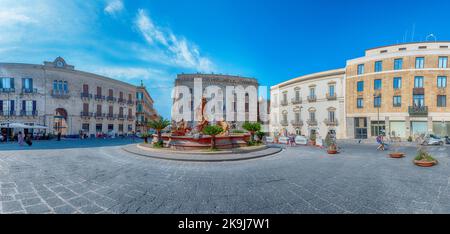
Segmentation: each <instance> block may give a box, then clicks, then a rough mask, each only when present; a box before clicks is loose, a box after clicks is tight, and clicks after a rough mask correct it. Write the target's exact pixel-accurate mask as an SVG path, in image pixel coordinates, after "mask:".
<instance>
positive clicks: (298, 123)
mask: <svg viewBox="0 0 450 234" xmlns="http://www.w3.org/2000/svg"><path fill="white" fill-rule="evenodd" d="M291 124H292V126H294V127H301V126H303V120H292V121H291Z"/></svg>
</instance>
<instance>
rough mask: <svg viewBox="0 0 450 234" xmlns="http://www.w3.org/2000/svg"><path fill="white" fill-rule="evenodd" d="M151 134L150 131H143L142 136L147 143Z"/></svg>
mask: <svg viewBox="0 0 450 234" xmlns="http://www.w3.org/2000/svg"><path fill="white" fill-rule="evenodd" d="M149 136H150V135H149V134H148V133H143V134H142V135H141V138H142V139H144V142H145V144H148V138H149Z"/></svg>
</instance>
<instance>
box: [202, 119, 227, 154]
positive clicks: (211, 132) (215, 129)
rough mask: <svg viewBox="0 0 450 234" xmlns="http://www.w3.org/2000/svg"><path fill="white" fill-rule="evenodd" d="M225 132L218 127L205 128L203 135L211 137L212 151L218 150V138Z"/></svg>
mask: <svg viewBox="0 0 450 234" xmlns="http://www.w3.org/2000/svg"><path fill="white" fill-rule="evenodd" d="M222 132H223V129H222V128H221V127H220V126H218V125H208V126H206V127H205V128H203V133H204V134H206V135H210V136H211V150H214V149H215V148H216V136H217V135H219V134H220V133H222Z"/></svg>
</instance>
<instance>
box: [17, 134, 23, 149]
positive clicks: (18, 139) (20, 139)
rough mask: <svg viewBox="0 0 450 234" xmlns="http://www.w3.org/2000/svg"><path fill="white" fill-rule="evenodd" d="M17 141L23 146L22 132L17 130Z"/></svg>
mask: <svg viewBox="0 0 450 234" xmlns="http://www.w3.org/2000/svg"><path fill="white" fill-rule="evenodd" d="M17 141H18V142H19V145H20V146H23V141H24V136H23V134H22V132H19V135H17Z"/></svg>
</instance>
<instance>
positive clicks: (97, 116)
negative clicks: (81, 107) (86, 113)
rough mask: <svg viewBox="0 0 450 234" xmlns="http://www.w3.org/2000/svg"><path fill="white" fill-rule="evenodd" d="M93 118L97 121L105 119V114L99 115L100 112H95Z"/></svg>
mask: <svg viewBox="0 0 450 234" xmlns="http://www.w3.org/2000/svg"><path fill="white" fill-rule="evenodd" d="M94 117H95V118H97V119H103V118H105V117H106V114H104V113H101V112H95V114H94Z"/></svg>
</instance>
